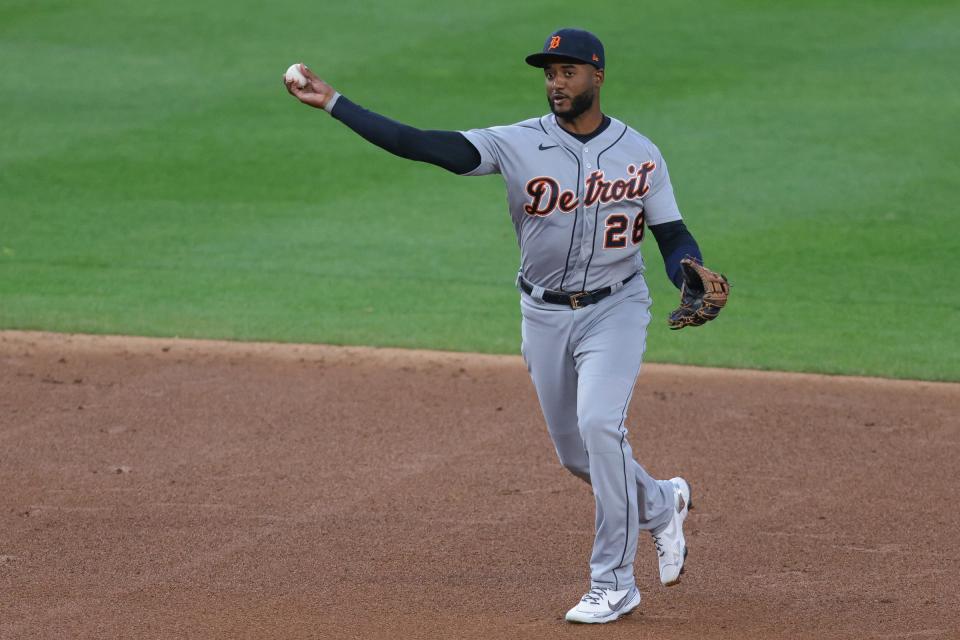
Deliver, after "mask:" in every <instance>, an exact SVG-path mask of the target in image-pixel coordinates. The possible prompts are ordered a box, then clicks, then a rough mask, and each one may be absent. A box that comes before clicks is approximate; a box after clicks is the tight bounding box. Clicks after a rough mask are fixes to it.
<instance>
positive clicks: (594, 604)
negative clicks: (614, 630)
mask: <svg viewBox="0 0 960 640" xmlns="http://www.w3.org/2000/svg"><path fill="white" fill-rule="evenodd" d="M639 604H640V590H639V589H637V588H636V587H630V588H629V589H621V590H620V591H614V590H613V589H611V588H609V587H593V588H591V589H590V591H588V592H587V593H586V594H585V595H584V596H583V597H582V598H581V599H580V602H579V603H578V604H577V606H575V607H574V608H573V609H570V611H567V622H583V623H587V624H591V623H597V622H613V621H614V620H616V619H617V618H619V617H620V616H625V615H627V614H628V613H630V612H631V611H633V610H634V609H636V608H637V605H639Z"/></svg>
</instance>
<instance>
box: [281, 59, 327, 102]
mask: <svg viewBox="0 0 960 640" xmlns="http://www.w3.org/2000/svg"><path fill="white" fill-rule="evenodd" d="M299 66H300V72H301V73H302V74H303V77H304V78H306V79H307V84H305V85H304V86H303V87H298V86H297V81H296V80H294V79H292V78H288V77H287V76H286V75H284V76H283V84H284V85H286V87H287V91H289V92H290V95H292V96H293V97H295V98H296V99H297V100H299V101H300V102H302V103H303V104H308V105H310V106H311V107H316V108H317V109H323V108H324V107H325V106H327V101H328V100H330V98H332V97H333V96H334V94H335V93H336V91H334V89H333V87H331V86H330V85H329V84H327V83H326V82H324V81H323V80H321V79H320V78H319V77H318V76H317V74H315V73H314V72H313V71H311V70H310V69H308V68H307V65H305V64H302V63H301V64H300V65H299Z"/></svg>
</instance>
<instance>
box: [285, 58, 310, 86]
mask: <svg viewBox="0 0 960 640" xmlns="http://www.w3.org/2000/svg"><path fill="white" fill-rule="evenodd" d="M283 77H284V78H286V79H287V81H288V82H289V81H290V80H294V81H296V83H297V86H298V87H300V88H301V89H303V88H304V87H305V86H307V77H306V76H305V75H303V72H302V71H300V63H297V64H292V65H290V68H289V69H287V72H286V73H285V74H283Z"/></svg>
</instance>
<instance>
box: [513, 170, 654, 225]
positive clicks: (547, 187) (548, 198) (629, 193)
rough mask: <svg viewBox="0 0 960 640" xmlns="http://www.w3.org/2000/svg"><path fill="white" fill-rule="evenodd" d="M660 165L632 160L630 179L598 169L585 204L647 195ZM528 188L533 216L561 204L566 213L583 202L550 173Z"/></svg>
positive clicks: (590, 180) (526, 208)
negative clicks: (606, 175) (610, 176)
mask: <svg viewBox="0 0 960 640" xmlns="http://www.w3.org/2000/svg"><path fill="white" fill-rule="evenodd" d="M656 168H657V165H656V163H655V162H653V161H652V160H648V161H647V162H644V163H643V164H641V165H640V166H639V167H637V166H636V165H632V164H631V165H630V166H628V167H627V175H629V176H630V178H628V179H627V180H623V179H621V178H617V179H616V180H604V179H603V171H594V172H593V173H591V174H590V175H589V176H587V179H586V181H585V182H584V185H585V186H586V194H585V197H584V199H583V205H584V206H585V207H589V206H592V205H594V204H596V203H597V202H601V203H607V202H620V201H621V200H635V199H636V198H641V197H643V196H644V195H646V193H647V191H649V190H650V185H649V184H647V181H648V180H647V179H648V178H649V176H650V174H651V173H653V171H654V170H655V169H656ZM526 190H527V194H528V195H529V196H530V197H531V198H532V200H531V201H530V202H529V203H528V204H525V205H523V210H524V211H526V212H527V214H528V215H531V216H548V215H550V214H551V213H553V212H554V211H556V210H557V209H558V208H559V209H560V211H562V212H563V213H569V212H570V211H573V210H574V209H576V208H577V207H578V206H579V205H580V200H579V198H577V194H576V193H575V192H574V191H570V190H569V189H560V184H559V183H558V182H557V181H556V180H555V179H554V178H551V177H549V176H538V177H536V178H533V179H532V180H530V181H529V182H527V187H526Z"/></svg>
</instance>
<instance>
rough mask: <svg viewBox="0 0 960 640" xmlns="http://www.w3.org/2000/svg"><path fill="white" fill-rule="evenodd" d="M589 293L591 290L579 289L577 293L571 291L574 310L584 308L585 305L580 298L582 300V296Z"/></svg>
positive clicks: (571, 306) (571, 304)
mask: <svg viewBox="0 0 960 640" xmlns="http://www.w3.org/2000/svg"><path fill="white" fill-rule="evenodd" d="M588 295H590V292H588V291H578V292H576V293H571V294H570V308H571V309H573V310H577V309H583V307H584V305H582V304H580V300H581V299H582V298H585V297H587V296H588Z"/></svg>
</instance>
